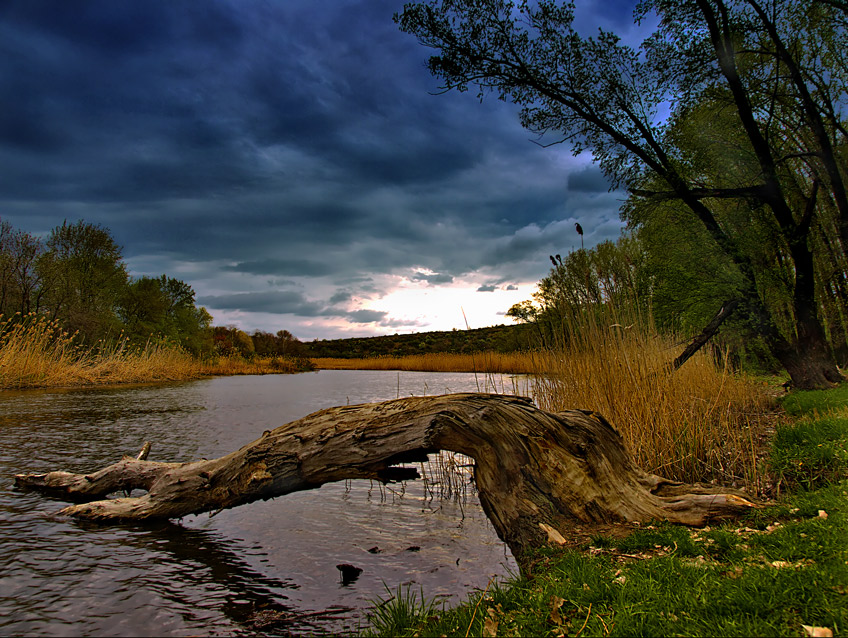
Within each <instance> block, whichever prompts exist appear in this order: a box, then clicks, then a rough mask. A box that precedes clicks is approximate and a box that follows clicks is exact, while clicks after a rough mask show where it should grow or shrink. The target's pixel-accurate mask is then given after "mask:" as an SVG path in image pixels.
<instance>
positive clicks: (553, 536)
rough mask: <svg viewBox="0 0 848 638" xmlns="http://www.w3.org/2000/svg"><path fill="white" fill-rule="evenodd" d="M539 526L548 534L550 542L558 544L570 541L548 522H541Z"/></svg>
mask: <svg viewBox="0 0 848 638" xmlns="http://www.w3.org/2000/svg"><path fill="white" fill-rule="evenodd" d="M539 527H540V528H541V529H542V531H543V532H545V533H546V534H547V535H548V542H549V543H556V544H557V545H565V544H566V543H567V542H568V541H567V540H565V538H563V536H562V534H560V533H559V532H558V531H556V530H555V529H554V528H553V527H551V526H550V525H548V524H547V523H539Z"/></svg>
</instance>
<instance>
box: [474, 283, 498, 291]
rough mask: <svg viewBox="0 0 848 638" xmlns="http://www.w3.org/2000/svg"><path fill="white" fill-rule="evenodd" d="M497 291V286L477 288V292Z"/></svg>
mask: <svg viewBox="0 0 848 638" xmlns="http://www.w3.org/2000/svg"><path fill="white" fill-rule="evenodd" d="M497 289H498V288H497V286H492V285H489V284H484V285H482V286H480V287H479V288H477V292H494V291H495V290H497Z"/></svg>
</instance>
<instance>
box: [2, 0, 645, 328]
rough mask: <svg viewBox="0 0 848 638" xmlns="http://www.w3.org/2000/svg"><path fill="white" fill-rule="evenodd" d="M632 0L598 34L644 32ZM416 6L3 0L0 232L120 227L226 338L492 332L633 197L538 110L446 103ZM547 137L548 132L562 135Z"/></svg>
mask: <svg viewBox="0 0 848 638" xmlns="http://www.w3.org/2000/svg"><path fill="white" fill-rule="evenodd" d="M632 5H633V2H631V1H630V0H620V1H619V0H604V1H597V2H591V1H589V2H585V1H584V2H580V3H578V12H577V24H578V26H579V28H580V29H581V30H582V31H586V32H593V31H595V30H596V29H597V28H598V27H599V26H601V27H604V28H607V29H612V30H615V31H616V32H618V33H620V34H624V35H625V37H628V36H629V37H636V35H638V32H637V31H636V27H634V26H633V21H632ZM402 8H403V2H402V1H400V0H398V1H395V0H323V1H321V2H316V1H315V0H203V1H202V2H198V1H197V0H144V1H143V2H140V1H138V0H85V2H67V1H65V0H51V1H44V0H12V1H9V0H6V1H3V0H0V219H2V220H5V221H8V222H10V223H11V224H12V225H13V226H14V227H15V228H18V229H21V230H25V231H27V232H30V233H33V234H36V235H39V236H45V235H46V234H47V233H49V231H50V229H52V228H54V227H55V226H57V225H60V224H61V223H62V222H63V220H68V221H69V222H76V221H78V220H80V219H83V220H85V221H86V222H89V223H93V224H99V225H101V226H103V227H105V228H108V229H109V230H110V231H111V233H112V236H113V237H114V238H115V240H116V241H117V243H118V244H120V245H121V246H122V247H123V255H124V260H125V262H126V264H127V266H128V270H129V272H130V274H131V275H132V276H135V277H139V276H142V275H150V276H159V275H161V274H163V273H166V274H168V276H171V277H176V278H178V279H182V280H183V281H185V282H187V283H189V284H190V285H191V286H192V287H193V288H194V290H195V292H196V294H197V302H198V305H202V306H204V307H206V308H207V310H209V312H210V313H211V314H212V316H213V318H214V324H215V325H236V326H238V327H239V328H241V329H243V330H246V331H248V332H252V331H254V330H257V329H259V330H265V331H270V332H276V331H277V330H282V329H285V330H289V331H290V332H291V333H292V334H294V335H295V336H296V337H298V338H300V339H301V340H312V339H316V338H319V339H324V338H340V337H353V336H369V335H379V334H395V333H409V332H424V331H428V330H451V329H453V328H456V329H463V328H465V327H466V326H468V327H471V328H480V327H485V326H490V325H497V324H502V323H511V321H510V319H509V318H507V317H505V316H504V313H505V312H506V311H507V310H508V309H509V307H510V306H511V305H513V304H514V303H517V302H519V301H522V300H524V299H528V298H530V296H531V294H532V293H533V291H534V289H535V284H536V282H538V281H539V279H541V278H542V277H544V276H545V275H546V274H547V273H548V271H549V269H550V261H549V258H548V256H549V255H551V254H557V253H561V254H563V255H564V254H566V253H568V252H569V251H571V250H573V249H576V248H579V247H580V241H581V240H580V236H579V235H578V234H577V232H576V230H575V222H579V223H580V224H581V226H582V228H583V230H584V233H585V236H584V242H585V245H586V247H587V248H588V247H590V246H593V245H595V244H597V243H598V242H600V241H604V240H608V239H611V240H615V239H616V238H617V237H618V236H619V235H620V234H621V228H622V223H621V222H620V219H619V207H620V205H621V202H622V200H623V199H624V193H622V192H610V190H609V186H608V184H607V182H606V180H605V179H604V177H603V176H602V174H601V172H600V170H599V169H598V168H597V167H596V166H594V165H593V164H592V162H591V158H590V157H589V156H587V155H581V156H579V157H574V156H573V155H572V154H571V153H570V150H569V149H568V148H567V147H566V146H565V145H557V146H552V147H548V148H543V147H542V146H541V145H540V144H538V143H537V142H538V140H537V139H536V137H535V136H534V135H533V134H532V133H530V132H528V131H526V130H524V129H522V128H521V126H520V124H519V122H518V114H517V113H518V111H517V108H516V107H515V106H513V105H511V104H509V103H506V102H500V101H498V100H497V99H495V97H494V96H492V97H490V98H486V99H484V100H483V101H482V102H481V101H480V100H479V99H478V98H477V97H476V91H473V90H472V91H468V92H466V93H458V92H455V91H452V92H448V93H443V94H439V83H438V80H437V79H436V78H433V77H432V76H431V75H430V74H429V72H428V71H427V69H426V66H425V65H426V62H427V58H428V57H429V55H431V54H432V53H433V51H431V50H429V49H427V48H425V47H423V46H421V45H420V44H419V43H418V41H417V40H416V39H415V38H414V37H413V36H410V35H408V34H404V33H401V32H400V31H399V29H398V28H397V25H395V24H394V22H393V20H392V16H393V14H394V13H395V12H398V11H401V10H402ZM544 141H545V140H543V142H544Z"/></svg>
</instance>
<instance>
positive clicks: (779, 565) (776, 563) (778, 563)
mask: <svg viewBox="0 0 848 638" xmlns="http://www.w3.org/2000/svg"><path fill="white" fill-rule="evenodd" d="M771 565H772V567H777V568H778V569H781V568H783V567H792V563H787V562H786V561H785V560H773V561H771Z"/></svg>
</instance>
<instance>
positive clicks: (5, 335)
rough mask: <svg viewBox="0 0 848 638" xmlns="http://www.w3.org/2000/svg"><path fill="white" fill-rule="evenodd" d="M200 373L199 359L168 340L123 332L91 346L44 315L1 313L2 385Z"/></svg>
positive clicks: (147, 379) (122, 380)
mask: <svg viewBox="0 0 848 638" xmlns="http://www.w3.org/2000/svg"><path fill="white" fill-rule="evenodd" d="M200 373H201V366H200V363H199V362H198V361H196V360H195V359H194V358H193V357H191V356H190V355H189V354H187V353H185V352H183V351H181V350H179V349H178V348H176V347H173V346H171V345H169V344H167V343H162V342H149V343H148V344H146V345H145V346H144V347H137V346H133V345H132V344H131V343H130V342H129V341H128V340H127V339H126V338H123V337H122V336H119V337H118V338H116V339H115V340H114V341H112V342H104V341H100V342H97V343H95V344H92V345H90V346H88V345H85V344H83V343H81V342H80V341H79V338H78V335H76V334H68V333H67V332H65V331H63V330H62V329H61V328H60V326H59V325H58V323H57V322H55V321H50V320H49V319H47V318H46V317H43V316H38V315H34V314H33V315H28V316H25V317H21V316H20V315H16V316H14V317H10V318H6V319H3V318H1V317H0V389H13V388H39V387H64V386H81V385H100V384H111V383H146V382H154V381H176V380H181V379H189V378H193V377H196V376H198V375H199V374H200Z"/></svg>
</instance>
